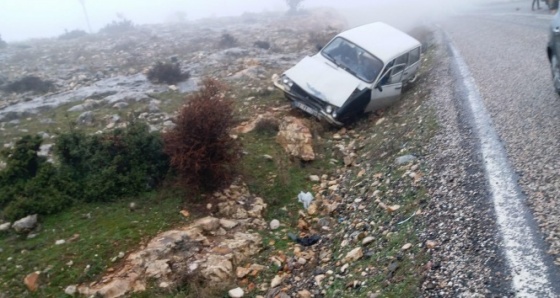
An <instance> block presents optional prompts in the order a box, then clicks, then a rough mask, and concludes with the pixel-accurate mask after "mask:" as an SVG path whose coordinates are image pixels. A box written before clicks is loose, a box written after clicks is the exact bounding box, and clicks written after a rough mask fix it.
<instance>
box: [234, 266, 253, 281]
mask: <svg viewBox="0 0 560 298" xmlns="http://www.w3.org/2000/svg"><path fill="white" fill-rule="evenodd" d="M251 271H252V270H251V268H245V267H237V269H235V276H237V278H240V279H241V278H244V277H245V276H247V275H248V274H249V273H251Z"/></svg>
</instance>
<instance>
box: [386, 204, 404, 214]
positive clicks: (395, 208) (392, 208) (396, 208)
mask: <svg viewBox="0 0 560 298" xmlns="http://www.w3.org/2000/svg"><path fill="white" fill-rule="evenodd" d="M400 208H401V206H400V205H391V206H388V207H387V208H386V209H387V211H389V213H392V212H395V211H397V210H399V209H400Z"/></svg>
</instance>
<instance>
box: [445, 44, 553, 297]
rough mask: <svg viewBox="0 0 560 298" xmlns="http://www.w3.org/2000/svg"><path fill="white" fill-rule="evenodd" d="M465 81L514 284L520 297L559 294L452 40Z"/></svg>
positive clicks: (502, 153)
mask: <svg viewBox="0 0 560 298" xmlns="http://www.w3.org/2000/svg"><path fill="white" fill-rule="evenodd" d="M449 46H450V48H451V51H452V52H453V55H454V56H455V59H456V62H457V66H458V68H459V71H460V74H461V76H462V79H463V81H464V84H465V85H464V86H465V88H466V92H467V94H466V95H467V99H468V105H469V107H470V109H471V112H472V115H473V118H474V129H475V131H476V133H477V135H478V137H479V139H480V149H481V153H482V157H483V162H484V167H485V171H486V177H487V179H488V183H489V186H490V192H491V196H492V200H493V203H494V208H495V211H496V217H497V223H498V228H499V230H500V233H501V236H502V238H503V239H502V240H503V246H502V248H503V250H504V253H505V255H506V258H507V261H508V265H509V267H510V270H511V276H512V277H513V280H512V286H513V289H514V290H515V291H516V295H517V296H518V297H555V295H556V294H557V293H555V290H554V288H553V287H552V283H551V281H550V276H549V273H548V270H547V266H546V265H545V261H544V254H543V251H542V250H541V249H539V245H538V243H537V241H536V240H535V239H536V236H535V233H534V230H533V229H531V225H533V226H534V222H533V218H532V217H531V215H529V214H528V212H527V209H526V207H524V197H523V196H522V195H521V193H520V191H519V187H518V185H517V183H516V181H515V175H514V174H513V171H512V168H511V166H510V164H509V161H508V159H507V156H506V153H505V152H506V151H505V149H504V147H503V145H502V144H501V143H500V141H499V138H498V135H497V133H496V131H495V130H494V128H493V125H492V120H491V118H490V116H489V115H488V112H487V111H486V108H485V107H484V103H483V101H482V98H481V96H480V92H479V91H478V88H477V86H476V84H475V82H474V78H473V77H472V75H471V73H470V71H469V69H468V67H467V65H466V63H465V62H464V60H463V58H462V57H461V55H460V53H459V51H458V50H457V49H456V48H455V47H454V46H453V44H451V43H450V45H449Z"/></svg>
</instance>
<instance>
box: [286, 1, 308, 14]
mask: <svg viewBox="0 0 560 298" xmlns="http://www.w3.org/2000/svg"><path fill="white" fill-rule="evenodd" d="M303 1H304V0H286V4H287V5H288V7H289V8H290V10H288V13H290V14H295V13H297V11H298V9H299V8H300V7H301V3H302V2H303Z"/></svg>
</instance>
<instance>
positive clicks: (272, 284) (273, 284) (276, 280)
mask: <svg viewBox="0 0 560 298" xmlns="http://www.w3.org/2000/svg"><path fill="white" fill-rule="evenodd" d="M284 277H285V276H284V275H276V276H274V278H273V279H272V280H271V281H270V287H271V288H276V287H277V286H279V285H280V284H281V283H282V281H283V280H284Z"/></svg>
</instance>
